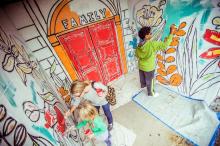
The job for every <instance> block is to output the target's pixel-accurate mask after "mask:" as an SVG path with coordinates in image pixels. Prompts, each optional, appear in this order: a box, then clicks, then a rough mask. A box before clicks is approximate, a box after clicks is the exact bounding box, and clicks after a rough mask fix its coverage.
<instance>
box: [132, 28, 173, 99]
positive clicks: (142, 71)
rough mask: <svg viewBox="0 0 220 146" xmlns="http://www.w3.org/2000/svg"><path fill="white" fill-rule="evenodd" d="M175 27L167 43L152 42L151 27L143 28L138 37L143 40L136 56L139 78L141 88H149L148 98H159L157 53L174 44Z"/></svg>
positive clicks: (166, 40)
mask: <svg viewBox="0 0 220 146" xmlns="http://www.w3.org/2000/svg"><path fill="white" fill-rule="evenodd" d="M175 29H176V28H175V25H171V27H170V34H169V35H168V37H167V38H166V39H165V41H164V42H163V41H152V40H151V38H152V34H151V28H150V27H143V28H141V29H140V30H139V32H138V36H139V37H140V39H141V40H142V42H140V43H139V45H138V47H137V48H136V52H135V55H136V57H137V59H138V67H139V76H140V83H141V88H144V87H147V92H148V96H154V97H156V96H158V95H159V94H158V93H155V92H154V81H153V79H154V72H155V66H156V64H155V62H156V53H157V51H164V50H166V48H167V47H168V46H169V45H170V43H171V42H172V38H173V34H174V31H175Z"/></svg>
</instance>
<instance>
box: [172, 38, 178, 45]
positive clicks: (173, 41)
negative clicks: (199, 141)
mask: <svg viewBox="0 0 220 146" xmlns="http://www.w3.org/2000/svg"><path fill="white" fill-rule="evenodd" d="M178 45H179V37H174V38H173V40H172V42H171V43H170V46H178Z"/></svg>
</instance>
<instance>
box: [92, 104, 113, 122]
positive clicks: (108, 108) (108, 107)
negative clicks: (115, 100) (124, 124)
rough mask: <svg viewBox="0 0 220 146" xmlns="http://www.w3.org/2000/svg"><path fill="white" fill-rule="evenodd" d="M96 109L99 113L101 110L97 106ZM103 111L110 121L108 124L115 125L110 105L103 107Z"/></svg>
mask: <svg viewBox="0 0 220 146" xmlns="http://www.w3.org/2000/svg"><path fill="white" fill-rule="evenodd" d="M95 107H96V109H97V110H98V112H99V109H100V106H95ZM102 109H103V111H104V114H105V116H106V117H107V120H108V124H112V123H113V118H112V113H111V111H110V106H109V104H108V103H107V104H105V105H102Z"/></svg>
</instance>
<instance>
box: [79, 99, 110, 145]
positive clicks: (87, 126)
mask: <svg viewBox="0 0 220 146" xmlns="http://www.w3.org/2000/svg"><path fill="white" fill-rule="evenodd" d="M77 112H78V116H79V117H78V118H79V120H80V121H81V122H79V123H78V124H77V126H76V128H82V127H84V133H85V134H86V136H88V137H89V138H90V139H95V140H97V141H100V142H102V141H103V142H105V143H106V145H107V146H111V141H110V139H109V137H110V135H109V132H108V130H107V126H106V124H105V123H104V121H103V119H102V118H101V117H100V116H99V115H98V111H97V109H96V108H95V107H94V106H93V105H92V104H91V103H90V102H89V101H87V100H84V101H82V102H80V104H79V105H78V107H77Z"/></svg>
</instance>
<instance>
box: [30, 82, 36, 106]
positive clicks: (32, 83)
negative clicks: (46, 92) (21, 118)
mask: <svg viewBox="0 0 220 146" xmlns="http://www.w3.org/2000/svg"><path fill="white" fill-rule="evenodd" d="M31 93H32V99H33V102H34V103H35V104H38V103H37V95H36V92H35V87H34V82H33V81H31Z"/></svg>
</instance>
